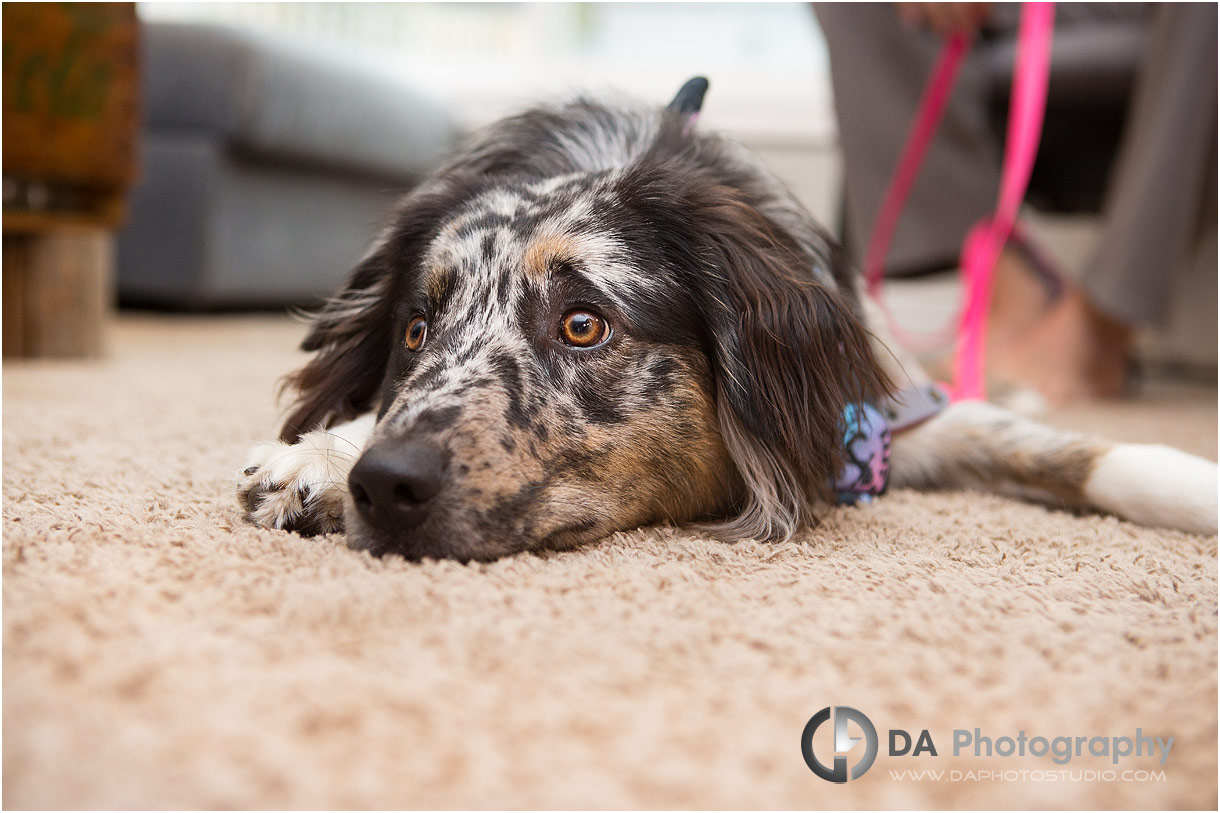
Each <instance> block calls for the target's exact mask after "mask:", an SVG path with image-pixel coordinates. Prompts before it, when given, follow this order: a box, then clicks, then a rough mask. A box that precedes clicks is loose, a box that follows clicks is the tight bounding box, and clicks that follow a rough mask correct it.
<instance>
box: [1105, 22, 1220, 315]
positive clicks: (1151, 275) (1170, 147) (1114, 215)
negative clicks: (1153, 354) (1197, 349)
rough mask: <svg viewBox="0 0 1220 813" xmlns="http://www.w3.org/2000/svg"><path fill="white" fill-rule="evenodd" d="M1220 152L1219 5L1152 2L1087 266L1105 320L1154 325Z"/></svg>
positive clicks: (1187, 245)
mask: <svg viewBox="0 0 1220 813" xmlns="http://www.w3.org/2000/svg"><path fill="white" fill-rule="evenodd" d="M1215 152H1216V6H1215V5H1214V4H1212V3H1199V4H1194V3H1165V4H1158V7H1157V9H1156V12H1155V15H1154V17H1153V35H1152V41H1151V43H1150V49H1149V53H1148V61H1147V63H1146V64H1145V67H1144V69H1143V70H1142V71H1141V72H1140V76H1139V78H1138V80H1137V82H1136V87H1135V91H1134V98H1133V100H1132V106H1131V113H1130V115H1129V118H1128V122H1127V126H1126V130H1125V131H1124V135H1123V144H1122V147H1121V149H1120V152H1119V156H1118V159H1117V164H1116V167H1115V170H1114V175H1113V178H1112V181H1111V184H1110V187H1109V189H1108V191H1107V195H1106V205H1105V209H1104V218H1105V226H1104V229H1103V232H1102V236H1101V241H1100V244H1099V246H1098V250H1097V252H1096V254H1095V255H1094V256H1093V258H1092V260H1091V261H1090V263H1089V266H1088V268H1087V269H1086V271H1085V275H1084V280H1083V285H1084V289H1085V293H1086V295H1087V296H1088V297H1089V299H1090V300H1091V301H1092V302H1093V303H1094V304H1095V305H1096V306H1097V307H1098V308H1099V309H1100V310H1101V311H1103V312H1105V313H1106V314H1108V315H1109V316H1110V317H1111V318H1113V319H1115V320H1117V321H1120V322H1124V323H1127V324H1141V323H1144V324H1146V323H1153V324H1155V323H1160V322H1162V321H1163V320H1164V317H1165V308H1166V305H1167V303H1168V300H1169V284H1170V280H1171V276H1172V273H1173V271H1174V269H1175V268H1176V267H1177V266H1178V265H1180V264H1181V263H1182V262H1183V261H1184V260H1185V259H1186V258H1187V256H1188V253H1189V251H1190V247H1191V243H1192V241H1193V238H1194V236H1195V234H1196V232H1197V227H1198V215H1199V212H1200V209H1201V207H1202V204H1203V196H1204V194H1206V192H1207V191H1208V187H1209V185H1210V186H1212V187H1213V188H1214V183H1215V181H1214V172H1215V170H1214V167H1213V168H1212V173H1213V179H1212V180H1211V182H1210V184H1209V181H1208V178H1207V177H1206V175H1207V170H1208V168H1209V165H1211V161H1212V159H1213V158H1214V156H1215Z"/></svg>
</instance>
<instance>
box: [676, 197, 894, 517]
mask: <svg viewBox="0 0 1220 813" xmlns="http://www.w3.org/2000/svg"><path fill="white" fill-rule="evenodd" d="M700 197H701V198H702V204H701V205H699V206H698V207H697V211H698V214H697V215H696V217H697V218H698V227H699V230H700V232H701V234H702V241H701V242H702V243H703V245H702V246H701V247H700V250H699V254H700V255H701V257H702V258H703V262H701V263H700V266H701V267H700V268H697V269H695V274H696V275H697V277H698V278H697V279H693V280H691V289H692V290H693V291H695V296H696V299H697V304H698V306H699V308H700V310H701V311H702V314H703V318H704V321H705V323H706V324H707V325H708V330H709V333H710V337H709V338H710V344H711V348H710V349H711V356H712V368H713V372H714V375H715V378H716V386H717V401H718V409H719V413H720V414H719V422H720V427H721V432H722V434H723V436H724V440H725V444H726V446H727V448H728V450H729V453H730V455H731V456H732V457H733V460H734V462H735V463H736V464H737V466H738V469H739V471H740V472H741V475H742V478H743V480H744V481H745V484H746V487H747V490H748V492H749V499H748V503H747V505H746V506H745V508H744V510H743V511H742V513H741V515H740V516H739V517H737V518H736V519H735V520H733V521H730V522H728V523H726V524H725V525H723V526H720V528H719V530H720V531H721V532H723V533H725V534H728V535H733V536H736V537H741V536H751V537H755V538H776V537H787V536H790V535H791V534H792V532H793V531H794V530H795V529H796V527H797V526H798V525H800V524H802V523H809V522H812V521H814V519H815V517H814V516H813V515H812V513H811V511H812V509H813V507H814V505H815V504H816V502H817V501H819V500H821V501H823V502H829V501H832V500H833V489H832V482H833V479H834V477H835V474H836V473H837V471H838V469H839V466H840V464H841V463H842V461H843V458H844V455H845V452H844V449H843V446H842V443H841V442H840V441H841V435H842V429H841V428H840V425H841V422H842V420H843V410H844V407H845V406H846V405H847V404H849V403H859V402H861V401H866V400H875V399H877V398H879V397H881V396H882V395H883V394H885V393H887V392H888V391H889V390H890V388H891V385H890V383H889V381H888V380H887V378H886V375H885V373H884V372H883V371H882V369H881V367H880V366H879V365H878V363H877V361H876V359H875V358H874V355H873V351H872V347H871V345H870V342H869V337H868V334H867V332H866V331H865V330H864V328H863V326H862V323H861V320H860V319H859V318H858V316H857V314H856V312H855V308H854V305H855V302H854V300H853V299H850V298H849V297H850V296H851V294H850V293H844V292H843V291H842V290H840V288H839V286H837V285H836V283H835V281H834V278H835V276H836V274H835V273H833V271H834V270H836V269H833V268H832V265H833V264H834V263H837V262H841V259H840V258H839V257H837V256H823V255H824V254H825V249H824V248H822V247H820V246H815V245H810V246H801V245H798V244H797V243H796V242H795V238H793V237H792V236H790V234H789V233H788V232H787V231H785V230H782V229H779V228H777V227H776V226H775V225H774V224H773V223H772V222H771V221H770V220H769V219H768V218H767V217H766V216H764V215H763V214H762V213H761V212H760V211H759V210H758V209H757V208H755V207H754V206H752V205H750V203H748V202H746V201H744V200H743V199H742V195H741V193H740V192H738V191H737V190H735V189H732V188H730V187H727V186H715V187H713V188H712V190H711V191H710V192H705V193H703V194H701V195H700ZM826 245H831V243H830V241H829V240H827V241H826ZM708 260H710V261H711V262H710V268H709V266H708V263H707V261H708ZM815 266H816V267H815ZM839 276H841V275H839Z"/></svg>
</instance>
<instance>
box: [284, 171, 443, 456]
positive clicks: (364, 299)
mask: <svg viewBox="0 0 1220 813" xmlns="http://www.w3.org/2000/svg"><path fill="white" fill-rule="evenodd" d="M462 194H463V193H462V184H461V183H458V182H454V181H451V180H445V179H442V180H437V181H434V182H432V183H430V184H429V185H428V186H426V187H421V188H419V189H418V190H416V191H415V192H413V193H411V194H410V195H408V196H407V197H406V198H405V199H404V201H403V202H402V203H401V204H400V206H399V208H398V210H397V211H396V213H395V214H394V217H393V223H392V225H391V227H390V229H389V231H388V233H387V234H386V235H384V236H383V237H382V239H381V241H380V242H379V243H378V244H377V245H376V246H375V247H374V248H373V250H372V251H370V252H369V254H368V255H367V256H366V257H365V258H364V259H363V260H361V261H360V263H359V265H357V266H356V267H355V268H354V269H353V270H352V272H351V274H350V275H349V276H348V279H347V282H345V283H344V284H343V287H341V288H340V289H339V292H338V293H336V294H335V295H334V296H333V297H331V298H330V299H328V300H327V301H326V304H325V305H324V306H323V307H322V310H321V311H320V312H319V313H318V314H317V315H316V316H315V317H314V318H313V324H312V326H311V327H310V330H309V333H308V334H307V335H306V336H305V340H304V341H303V342H302V343H301V349H302V350H311V351H315V354H314V357H313V358H312V359H310V361H309V363H308V364H306V365H305V366H304V367H303V368H301V369H300V370H298V371H297V372H295V373H293V374H292V375H290V376H288V378H287V379H286V380H285V382H284V385H285V386H286V387H292V388H295V389H296V390H297V393H298V398H297V402H296V404H294V406H293V408H292V411H291V413H290V414H289V415H288V417H287V419H285V421H284V426H283V428H282V429H281V430H280V440H282V441H284V442H285V443H292V442H293V441H295V440H296V439H297V438H298V437H300V436H301V435H303V434H305V433H306V432H309V431H312V430H314V429H317V428H318V427H319V426H330V425H332V424H334V423H336V422H338V421H340V420H347V419H350V418H354V417H356V416H357V415H360V414H362V413H365V412H368V411H370V410H371V409H373V408H374V406H375V400H376V397H377V394H378V390H379V389H380V387H381V384H382V381H383V380H384V378H385V374H386V367H387V366H388V364H389V361H390V353H391V350H392V349H393V347H394V341H395V338H394V337H393V336H392V335H391V331H392V330H393V329H394V320H393V315H394V298H395V294H396V292H397V291H398V290H400V288H401V285H402V284H403V283H404V281H405V280H406V279H407V278H408V277H409V276H410V275H412V274H414V273H415V270H416V266H417V265H418V264H419V261H420V257H421V256H422V254H423V252H424V250H425V249H426V248H427V246H428V243H429V242H430V241H431V239H432V236H433V235H434V234H435V233H436V230H437V229H438V228H439V227H440V225H441V224H442V223H443V222H444V220H445V218H446V215H447V214H448V213H449V212H450V211H451V210H452V208H453V206H454V205H455V204H456V202H457V201H458V200H460V199H461V195H462Z"/></svg>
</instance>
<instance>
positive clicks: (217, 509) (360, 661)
mask: <svg viewBox="0 0 1220 813" xmlns="http://www.w3.org/2000/svg"><path fill="white" fill-rule="evenodd" d="M301 332H302V328H301V327H300V326H299V325H296V324H293V323H290V322H288V321H286V320H281V319H273V318H266V317H260V318H231V317H226V318H215V319H169V318H151V317H141V318H132V317H127V318H125V319H124V320H123V322H122V323H121V324H120V325H119V326H118V330H117V331H116V333H115V336H114V341H113V354H112V357H111V358H110V359H109V360H108V361H105V362H102V363H59V364H50V363H47V364H12V363H6V364H5V365H4V396H3V408H4V416H3V417H4V420H3V428H4V509H3V513H4V525H3V530H4V805H5V807H9V808H22V807H137V808H145V807H207V808H211V807H221V808H224V807H239V808H244V807H342V808H345V807H396V808H398V807H421V806H423V807H499V806H504V807H521V806H525V807H535V806H537V807H564V806H575V807H590V806H592V807H636V806H648V807H690V806H701V807H702V806H706V807H737V806H741V807H748V808H754V807H836V808H839V807H858V806H860V807H863V806H891V807H941V806H944V807H1018V808H1019V807H1068V808H1076V807H1089V806H1101V807H1119V808H1138V807H1154V808H1159V807H1197V808H1212V809H1214V808H1215V807H1216V804H1217V793H1216V769H1217V758H1216V741H1217V728H1216V711H1217V709H1216V696H1217V694H1216V689H1217V684H1216V621H1217V619H1216V606H1217V603H1216V539H1215V538H1214V537H1213V538H1210V539H1205V538H1198V537H1192V536H1188V535H1184V534H1179V533H1172V532H1161V531H1152V530H1146V529H1142V528H1137V527H1135V526H1132V525H1128V524H1124V523H1121V522H1118V521H1116V520H1114V519H1111V518H1107V517H1098V516H1084V517H1081V516H1072V515H1069V514H1065V513H1060V512H1052V511H1047V510H1044V509H1041V508H1037V507H1031V506H1026V505H1021V504H1018V503H1015V502H1011V501H1008V500H1004V499H1000V498H995V497H987V496H965V495H960V494H948V493H945V494H929V495H924V494H913V493H896V494H893V495H891V496H889V497H887V498H886V499H885V500H883V501H881V503H880V504H878V505H875V506H873V507H869V508H864V509H840V510H837V511H836V512H835V513H833V514H832V515H831V516H830V517H829V519H828V520H827V521H826V522H825V523H824V524H823V525H822V526H821V527H820V528H818V529H817V530H814V531H811V532H809V533H807V534H806V535H804V536H802V537H801V538H799V539H798V540H797V541H795V542H793V543H791V544H787V545H784V546H778V547H776V546H770V545H765V544H755V543H741V544H737V545H725V544H718V543H714V542H710V541H707V540H703V539H699V538H693V537H691V536H689V535H687V534H685V533H682V532H680V531H674V530H672V529H649V530H642V531H636V532H632V533H626V534H620V535H617V536H615V537H613V538H611V539H608V540H606V541H604V542H603V543H601V544H599V545H597V546H595V547H592V548H589V549H587V550H584V551H580V552H575V553H565V554H562V555H554V556H547V557H542V558H539V557H535V556H530V555H524V556H518V557H515V558H512V559H508V560H505V561H501V562H497V563H494V564H490V565H474V566H469V567H467V566H461V565H457V564H454V563H425V564H422V565H416V564H408V563H406V562H404V561H402V560H400V559H388V560H385V561H377V560H373V559H371V558H369V557H368V556H366V555H360V554H355V553H351V552H349V551H348V550H346V549H345V548H344V547H343V546H342V542H341V539H339V538H337V537H329V538H324V539H315V540H305V539H301V538H299V537H297V536H294V535H291V534H287V533H279V532H271V531H262V530H255V529H253V528H250V527H247V526H245V525H243V524H242V522H241V520H240V516H239V514H238V511H237V508H236V505H235V503H234V501H233V498H232V496H231V483H230V478H231V475H232V473H233V471H234V469H236V468H237V467H238V465H239V464H240V463H241V461H242V458H243V455H244V453H245V449H246V447H247V446H248V445H249V444H250V443H251V442H253V441H256V440H259V439H262V438H264V437H267V436H268V435H269V433H270V432H271V430H272V429H273V428H274V425H275V407H274V404H273V385H274V383H275V379H276V377H277V376H279V375H281V374H283V373H285V372H287V371H288V370H289V369H291V368H292V367H293V366H294V365H295V364H296V363H297V361H298V358H297V356H296V354H295V353H294V352H293V350H292V348H293V346H294V343H295V342H296V340H297V339H298V338H299V336H300V334H301ZM1058 420H1059V421H1060V422H1063V423H1067V424H1070V425H1073V426H1077V427H1087V426H1092V427H1096V428H1098V429H1102V430H1104V431H1105V432H1107V433H1109V434H1111V435H1115V436H1121V437H1124V438H1130V439H1140V440H1164V441H1168V442H1172V443H1175V444H1178V445H1181V446H1183V447H1186V448H1189V449H1191V450H1193V451H1196V452H1199V453H1202V454H1205V455H1208V456H1210V457H1212V458H1213V459H1214V457H1215V453H1216V393H1215V390H1214V389H1210V388H1209V389H1203V390H1199V389H1190V388H1183V387H1182V386H1177V387H1175V388H1165V387H1161V388H1157V389H1154V390H1153V391H1152V392H1151V393H1149V394H1147V395H1146V396H1145V397H1144V398H1142V399H1141V400H1140V401H1139V402H1136V403H1133V404H1131V403H1129V404H1124V405H1116V406H1111V407H1106V408H1090V409H1081V410H1076V411H1073V412H1069V413H1064V414H1062V415H1060V416H1058ZM828 705H848V706H853V707H855V708H857V709H860V710H861V711H863V712H864V713H865V714H867V715H868V716H869V717H870V718H871V719H872V720H873V722H874V723H875V724H876V726H877V728H878V729H879V731H880V736H881V738H882V754H881V756H879V757H878V759H877V762H876V764H875V765H874V767H873V768H872V770H871V771H869V772H868V774H866V775H865V776H864V777H862V778H861V779H859V780H858V781H855V782H851V783H848V784H846V785H834V784H831V783H828V782H825V781H823V780H822V779H819V778H817V777H816V776H814V774H813V773H811V772H810V770H809V769H808V768H807V767H806V766H805V763H804V761H803V760H802V757H801V752H800V747H799V741H800V735H801V731H802V728H803V727H804V725H805V722H806V720H808V719H809V717H810V716H811V715H812V714H813V713H814V712H816V711H818V710H819V709H821V708H823V707H825V706H828ZM975 727H978V728H980V729H981V730H982V733H983V734H984V735H990V736H992V737H993V738H998V737H1002V736H1016V734H1017V732H1018V731H1021V730H1024V731H1026V732H1027V735H1028V736H1029V737H1034V736H1045V737H1047V738H1048V739H1049V738H1051V737H1054V736H1061V735H1062V736H1095V735H1096V736H1106V737H1112V736H1133V735H1134V733H1135V729H1136V728H1141V729H1143V732H1144V733H1145V734H1153V735H1157V736H1165V737H1167V736H1173V737H1174V744H1173V748H1172V751H1171V754H1170V756H1169V759H1168V761H1167V762H1166V764H1165V765H1164V766H1160V765H1158V764H1157V762H1156V760H1155V759H1149V758H1147V757H1144V758H1141V759H1135V758H1131V759H1130V761H1129V762H1128V763H1125V765H1124V767H1125V768H1133V769H1140V770H1144V769H1160V770H1163V771H1164V777H1163V781H1154V782H1153V781H1150V782H1134V781H1129V782H1122V781H1114V782H1109V781H1102V780H1101V779H1100V778H1094V779H1090V778H1089V776H1090V775H1089V774H1087V773H1083V772H1084V771H1086V770H1088V771H1095V772H1096V771H1101V770H1103V769H1109V768H1111V767H1112V766H1111V763H1110V760H1109V759H1107V758H1098V757H1088V756H1085V757H1081V758H1077V759H1074V760H1073V761H1072V763H1071V764H1070V765H1069V766H1068V767H1069V768H1070V769H1072V770H1073V771H1074V772H1075V778H1072V777H1071V776H1069V777H1068V778H1067V779H1062V778H1060V779H1058V780H1057V781H1034V778H1033V777H1034V774H1027V775H1026V777H1025V778H1024V779H1022V778H1020V777H1019V776H1018V777H1017V778H1016V779H1015V780H1014V781H1005V780H1003V779H998V780H997V779H988V780H984V781H966V780H962V781H952V776H951V775H950V774H948V772H949V771H952V770H957V771H960V772H963V773H964V772H966V771H978V770H995V771H999V770H1001V769H1009V770H1018V769H1023V770H1027V771H1033V770H1037V771H1048V770H1050V769H1054V768H1056V767H1057V766H1055V765H1053V764H1052V763H1051V762H1050V761H1049V759H1047V758H1032V757H1027V758H1024V759H1019V758H1011V759H1007V760H1001V759H998V758H994V757H993V758H991V759H988V758H985V757H979V758H974V757H972V756H967V755H963V756H960V757H954V756H953V754H952V745H953V743H952V734H951V732H952V730H953V729H971V730H972V729H974V728H975ZM890 728H904V729H910V730H916V731H917V730H919V729H923V728H927V729H929V730H930V732H931V735H932V737H933V740H934V742H935V744H936V746H937V749H938V751H939V756H937V757H935V758H933V757H930V756H927V755H925V756H921V757H919V758H914V759H913V758H909V757H908V758H905V759H903V758H898V757H889V756H888V755H887V754H886V753H885V745H886V743H885V739H886V731H887V730H888V729H890ZM823 735H825V737H826V740H825V742H823V741H822V740H819V741H818V742H819V743H820V744H819V745H818V750H819V752H820V753H821V755H822V756H823V757H824V758H826V760H827V761H829V750H830V745H829V727H825V728H824V729H823V730H821V731H819V737H822V736H823ZM858 753H859V752H858V751H856V752H850V753H849V757H850V759H851V760H852V761H853V762H854V760H855V759H856V757H855V756H854V754H858ZM902 769H941V770H944V771H946V776H945V778H944V779H942V780H941V781H935V780H933V779H927V778H925V779H923V780H922V781H910V780H909V779H908V780H906V781H903V780H901V779H899V778H895V777H894V776H891V774H890V771H891V770H894V771H901V770H902ZM1039 776H1040V777H1041V778H1042V779H1043V780H1045V779H1046V774H1039ZM976 780H977V776H976Z"/></svg>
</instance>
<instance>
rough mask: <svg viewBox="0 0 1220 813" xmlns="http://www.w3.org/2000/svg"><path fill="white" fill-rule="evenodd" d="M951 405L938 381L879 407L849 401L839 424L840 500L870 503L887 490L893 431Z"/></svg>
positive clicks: (898, 395)
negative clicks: (842, 457) (842, 453)
mask: <svg viewBox="0 0 1220 813" xmlns="http://www.w3.org/2000/svg"><path fill="white" fill-rule="evenodd" d="M948 405H949V397H948V396H947V395H946V394H945V392H944V390H942V389H941V388H940V387H938V386H937V385H935V384H927V385H925V386H922V387H915V388H912V389H907V390H902V391H901V392H898V393H895V394H894V395H891V396H889V397H887V398H885V399H884V400H882V401H881V402H880V403H879V404H877V405H876V406H874V405H873V404H869V403H863V404H848V405H847V406H846V407H845V408H844V410H843V423H842V426H841V427H840V429H841V431H842V433H843V448H844V451H845V452H846V457H845V462H844V463H843V466H842V467H841V468H840V469H839V474H838V476H837V477H836V478H835V482H834V490H835V497H836V499H837V500H838V502H839V503H840V504H842V505H853V504H855V503H858V502H861V503H867V502H872V499H873V497H877V496H880V495H881V494H883V493H885V488H886V486H887V485H889V480H890V444H891V441H892V440H893V433H894V432H901V431H902V430H903V429H909V428H910V427H912V426H915V425H916V424H918V423H922V422H923V421H926V420H927V419H928V418H931V417H932V416H933V415H936V414H938V413H939V412H940V411H941V410H942V409H944V408H945V407H946V406H948Z"/></svg>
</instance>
